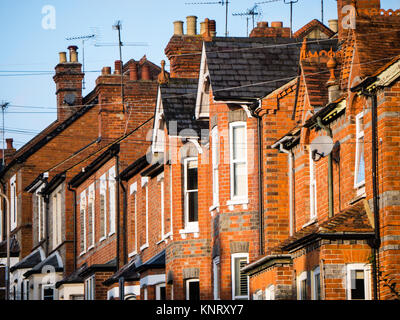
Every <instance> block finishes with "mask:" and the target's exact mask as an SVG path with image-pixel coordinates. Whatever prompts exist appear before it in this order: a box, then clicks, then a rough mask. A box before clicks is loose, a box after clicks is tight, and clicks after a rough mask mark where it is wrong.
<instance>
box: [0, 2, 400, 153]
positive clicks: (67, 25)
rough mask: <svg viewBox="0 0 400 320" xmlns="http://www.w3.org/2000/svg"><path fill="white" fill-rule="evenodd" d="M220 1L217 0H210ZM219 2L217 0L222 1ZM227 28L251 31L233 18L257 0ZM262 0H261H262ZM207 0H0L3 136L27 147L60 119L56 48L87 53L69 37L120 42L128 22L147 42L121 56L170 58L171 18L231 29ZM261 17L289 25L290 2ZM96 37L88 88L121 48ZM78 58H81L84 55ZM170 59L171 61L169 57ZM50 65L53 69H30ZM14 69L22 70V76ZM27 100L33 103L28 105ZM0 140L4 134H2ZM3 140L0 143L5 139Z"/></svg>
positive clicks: (301, 11) (89, 47) (309, 10)
mask: <svg viewBox="0 0 400 320" xmlns="http://www.w3.org/2000/svg"><path fill="white" fill-rule="evenodd" d="M204 1H207V2H208V1H214V0H204ZM217 1H218V0H217ZM230 1H231V3H230V6H229V16H228V19H229V21H228V24H229V35H230V36H246V19H245V18H243V17H233V16H232V13H240V12H244V11H246V9H248V8H251V7H252V6H253V5H254V3H255V1H254V0H252V1H251V0H230ZM259 1H261V0H259ZM187 2H203V0H194V1H191V0H169V1H161V0H146V1H141V0H140V1H139V0H112V1H111V0H109V1H106V0H68V1H64V0H18V1H15V0H1V1H0V28H1V29H0V30H1V31H0V35H1V40H2V46H1V49H0V102H2V101H8V102H10V107H9V108H8V109H7V112H6V116H5V127H6V131H5V137H6V138H14V146H15V147H16V148H19V147H21V146H22V145H23V144H24V143H26V142H27V141H29V140H30V139H31V138H32V137H33V136H34V135H35V133H37V132H40V130H42V129H44V128H45V127H46V126H47V125H49V124H50V123H51V122H53V121H54V120H55V119H56V97H55V84H54V82H53V79H52V77H53V74H50V73H49V72H53V71H54V67H55V65H56V64H57V62H58V52H60V51H67V47H68V46H69V45H71V44H76V45H78V47H79V50H78V51H79V52H80V53H81V41H67V40H66V39H65V38H66V37H72V36H80V35H88V34H92V33H93V31H96V32H98V34H99V38H98V40H97V41H98V42H99V43H102V42H103V43H104V42H107V43H110V42H117V41H116V40H117V32H116V31H115V30H113V29H112V25H113V24H114V23H115V21H117V20H121V21H122V40H123V41H125V42H145V43H147V44H148V46H142V47H140V46H135V47H132V46H131V47H124V48H123V60H124V61H126V60H128V59H131V58H133V59H140V58H141V57H142V56H143V55H144V54H146V55H147V58H148V59H150V60H151V61H153V62H154V63H157V64H159V63H160V61H161V60H162V59H165V60H166V61H167V59H166V57H165V55H164V48H165V46H166V45H167V43H168V41H169V39H170V37H171V36H172V33H173V21H175V20H183V21H185V20H186V16H188V15H196V16H197V17H198V18H199V19H198V20H199V22H200V21H204V18H210V19H214V20H216V21H217V35H219V36H223V35H224V33H225V9H224V7H222V6H221V5H218V4H214V5H212V4H210V5H186V4H185V3H187ZM336 3H337V2H336V0H324V13H325V15H324V22H325V24H327V21H328V20H329V19H335V18H337V10H336ZM381 3H382V7H383V8H385V9H388V8H396V9H397V7H400V6H399V0H382V1H381ZM46 5H50V6H52V7H54V9H55V29H44V28H43V27H42V20H43V19H44V18H45V17H46V14H43V13H42V9H43V7H44V6H46ZM260 8H261V11H262V17H261V19H259V20H262V21H268V22H271V21H283V22H284V26H289V5H285V4H284V3H283V1H277V2H272V3H268V4H263V5H260ZM293 8H294V17H293V29H294V31H296V30H298V29H299V28H301V27H302V26H303V25H305V24H306V23H307V22H309V21H310V20H312V19H315V18H317V19H320V18H321V0H299V1H298V3H296V4H294V5H293ZM94 43H95V42H94V41H91V42H86V44H85V69H86V70H87V71H96V72H88V73H87V74H86V88H87V89H86V90H84V94H86V93H88V92H89V91H90V90H91V89H92V88H93V86H94V81H95V79H96V77H97V76H98V75H99V73H100V72H97V71H100V70H101V68H102V67H104V66H112V67H113V65H114V60H116V59H118V57H119V53H118V47H96V46H94ZM79 60H80V61H82V55H81V54H80V56H79ZM167 63H168V62H167ZM33 71H36V72H37V71H44V72H47V74H41V75H38V74H35V75H26V74H31V73H33ZM16 74H21V75H18V76H16ZM28 106H31V107H34V108H28ZM0 139H1V136H0ZM0 147H1V146H0Z"/></svg>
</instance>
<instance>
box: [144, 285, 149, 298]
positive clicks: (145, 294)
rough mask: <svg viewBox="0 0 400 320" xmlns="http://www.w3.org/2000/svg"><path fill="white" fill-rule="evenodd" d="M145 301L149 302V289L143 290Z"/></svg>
mask: <svg viewBox="0 0 400 320" xmlns="http://www.w3.org/2000/svg"><path fill="white" fill-rule="evenodd" d="M143 300H148V292H147V287H146V288H144V289H143Z"/></svg>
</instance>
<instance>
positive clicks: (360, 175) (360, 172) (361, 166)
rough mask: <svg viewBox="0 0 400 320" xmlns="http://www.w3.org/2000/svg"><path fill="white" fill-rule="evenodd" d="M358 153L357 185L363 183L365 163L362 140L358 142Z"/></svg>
mask: <svg viewBox="0 0 400 320" xmlns="http://www.w3.org/2000/svg"><path fill="white" fill-rule="evenodd" d="M358 143H359V151H358V152H359V153H358V171H357V180H356V181H357V183H361V182H363V181H365V161H364V138H361V139H360V140H358Z"/></svg>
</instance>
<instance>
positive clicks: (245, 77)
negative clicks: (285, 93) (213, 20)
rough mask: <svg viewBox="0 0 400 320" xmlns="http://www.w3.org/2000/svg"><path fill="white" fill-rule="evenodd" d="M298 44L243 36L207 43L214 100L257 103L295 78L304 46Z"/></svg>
mask: <svg viewBox="0 0 400 320" xmlns="http://www.w3.org/2000/svg"><path fill="white" fill-rule="evenodd" d="M297 42H298V40H297V39H291V38H239V37H235V38H229V37H227V38H222V37H217V38H214V39H213V41H212V42H205V50H206V60H207V65H208V69H209V72H210V81H211V86H212V90H213V94H214V99H215V100H225V101H226V100H255V99H258V98H262V97H265V96H266V95H268V94H269V93H271V92H272V91H274V90H275V89H277V88H279V87H281V86H282V85H284V84H285V83H287V82H289V81H290V80H292V79H293V78H295V77H296V76H297V75H298V63H299V57H300V47H301V44H299V43H297ZM254 84H257V85H254Z"/></svg>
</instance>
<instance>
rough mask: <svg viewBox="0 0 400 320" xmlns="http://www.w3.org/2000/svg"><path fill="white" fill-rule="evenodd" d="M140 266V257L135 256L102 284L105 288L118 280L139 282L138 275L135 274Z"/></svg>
mask: <svg viewBox="0 0 400 320" xmlns="http://www.w3.org/2000/svg"><path fill="white" fill-rule="evenodd" d="M140 265H142V260H141V258H140V255H136V256H135V258H133V259H132V260H131V261H129V262H128V263H127V264H126V265H124V266H123V267H122V268H121V269H119V270H118V271H117V272H116V273H114V274H113V275H112V276H111V277H110V278H108V279H107V280H106V281H104V282H103V284H104V285H105V286H109V285H111V284H113V283H116V282H118V281H119V279H120V278H124V280H125V281H135V280H139V278H140V275H139V274H138V273H137V271H136V270H137V268H138V267H139V266H140Z"/></svg>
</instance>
